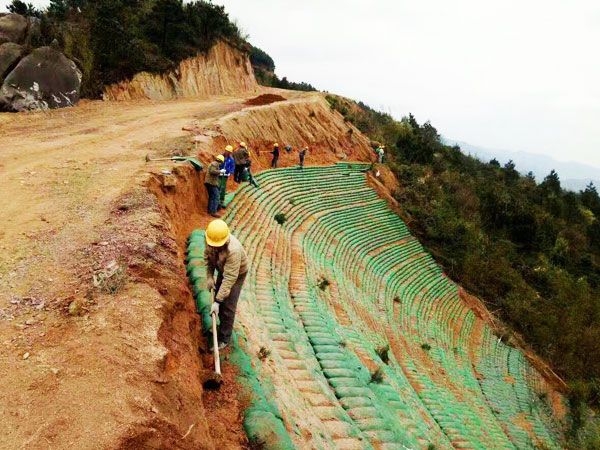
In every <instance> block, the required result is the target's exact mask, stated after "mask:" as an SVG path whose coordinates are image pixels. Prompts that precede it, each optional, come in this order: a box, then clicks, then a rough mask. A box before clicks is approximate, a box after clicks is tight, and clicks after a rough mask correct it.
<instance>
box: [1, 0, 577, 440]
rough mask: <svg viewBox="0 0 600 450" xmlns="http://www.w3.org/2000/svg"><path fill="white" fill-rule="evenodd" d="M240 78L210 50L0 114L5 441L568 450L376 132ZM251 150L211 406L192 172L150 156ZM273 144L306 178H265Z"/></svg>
mask: <svg viewBox="0 0 600 450" xmlns="http://www.w3.org/2000/svg"><path fill="white" fill-rule="evenodd" d="M102 5H103V6H106V4H105V3H104V2H102ZM86 20H87V19H86ZM249 67H250V65H249V61H248V59H247V56H246V55H245V54H243V53H240V52H239V50H238V49H235V48H232V47H231V46H228V45H227V44H225V43H223V42H219V43H217V44H216V46H214V47H212V48H211V49H210V50H208V52H207V53H206V54H204V55H199V56H198V55H197V56H195V57H192V58H189V59H178V66H177V68H175V69H173V68H172V71H171V72H169V73H166V72H165V73H164V74H162V75H156V74H150V73H145V74H138V75H136V76H134V77H133V78H132V79H131V80H130V81H122V82H120V83H116V84H113V85H111V86H108V87H106V88H105V89H104V93H105V97H106V99H107V101H104V102H101V101H89V100H88V101H83V102H81V103H80V104H79V105H78V106H76V107H74V108H69V109H66V110H54V111H45V112H36V113H18V114H14V115H8V114H0V139H1V140H2V143H3V148H2V150H1V151H0V170H1V171H2V177H1V179H0V190H1V192H2V196H3V204H4V206H5V207H4V208H3V209H2V211H1V212H0V220H1V221H2V223H3V224H6V225H5V227H4V228H3V229H2V230H1V231H0V239H1V244H0V245H1V246H2V250H3V251H2V253H1V254H0V339H1V341H2V342H3V343H4V345H3V348H2V350H0V363H1V364H2V365H3V366H4V367H8V368H10V370H9V371H6V372H5V373H3V375H2V377H0V404H1V405H3V406H4V407H3V408H0V419H1V420H2V422H3V423H4V425H5V429H6V430H8V431H7V432H5V433H3V434H2V436H1V437H0V447H2V448H21V447H26V448H48V447H50V448H189V449H192V448H194V449H197V448H240V447H242V448H244V447H249V446H254V447H259V448H260V447H261V446H264V447H266V448H428V449H431V448H440V449H441V448H560V447H561V445H562V444H563V443H564V433H563V431H564V428H565V424H566V422H567V417H568V413H567V408H566V402H565V400H564V397H563V394H564V384H563V383H562V381H561V380H560V379H559V378H558V377H557V376H556V375H554V373H553V372H552V371H551V370H550V369H549V368H548V367H547V366H546V365H545V364H544V363H543V362H541V360H540V359H539V358H536V357H535V355H533V354H532V353H531V352H525V351H523V350H522V349H521V348H520V345H519V344H518V343H517V342H514V341H513V340H511V339H508V340H507V339H506V338H505V336H503V335H502V334H501V333H499V329H498V327H497V326H496V324H495V319H494V318H493V316H492V315H491V314H490V313H489V312H488V311H487V309H486V308H485V307H484V306H483V304H482V303H481V302H480V301H479V300H478V299H476V298H474V297H472V296H471V295H469V294H468V293H466V292H465V291H464V290H462V289H461V288H460V287H459V286H457V285H456V284H455V283H453V282H452V281H450V279H449V278H448V277H447V276H446V275H445V274H444V273H443V272H442V270H441V269H440V267H439V266H438V265H437V264H436V263H435V262H434V260H433V259H432V258H431V256H430V255H429V254H428V253H427V251H426V250H425V249H424V248H423V247H422V246H421V244H420V243H419V241H418V239H417V238H416V237H415V236H414V235H412V234H411V233H410V232H409V229H408V227H407V225H406V224H405V223H404V222H403V221H402V220H400V218H399V215H398V214H399V213H405V211H403V206H404V205H403V204H402V203H398V202H397V201H396V200H394V196H395V195H396V194H397V192H396V190H397V188H398V187H399V184H398V180H396V178H395V177H394V174H393V173H392V172H391V171H390V170H388V169H387V168H386V167H385V166H375V170H374V171H371V170H370V168H371V160H372V158H373V155H372V149H371V145H370V140H369V138H368V137H366V136H365V135H363V134H362V133H361V132H360V131H359V129H358V128H356V127H355V126H354V125H353V124H352V123H351V121H349V120H348V119H347V117H344V116H343V115H342V114H340V113H339V112H336V111H335V109H334V108H332V106H331V104H330V102H329V101H328V99H327V98H326V97H325V96H324V95H323V94H320V93H301V92H293V91H285V90H280V89H269V88H265V87H260V86H258V85H257V84H256V81H255V78H254V75H253V73H252V72H251V70H250V69H249ZM109 99H110V100H109ZM241 140H244V141H245V142H247V143H248V144H249V146H250V148H251V150H252V158H253V165H252V167H253V170H254V172H255V173H257V174H258V176H257V179H258V182H259V184H260V186H261V188H260V189H254V188H252V187H250V186H247V185H242V186H240V187H238V186H235V185H234V183H233V182H232V183H231V185H230V186H229V190H230V193H231V194H233V195H232V196H231V197H232V200H231V202H230V204H229V208H228V210H227V216H226V219H227V220H228V221H229V222H230V224H231V226H232V228H233V230H234V233H235V234H236V235H238V236H239V237H240V239H241V241H242V242H243V243H244V245H245V246H246V248H247V249H248V251H249V253H250V256H251V266H250V267H251V271H250V274H249V278H248V282H247V284H246V286H245V289H244V291H243V297H242V298H243V301H242V302H241V304H240V310H239V316H238V322H237V326H236V336H237V341H236V343H235V345H234V346H233V347H234V348H233V349H232V350H231V351H228V352H225V353H224V355H223V367H224V378H225V385H224V386H223V387H222V388H221V390H220V391H217V392H210V391H205V390H204V389H203V387H202V379H203V377H204V376H205V375H207V374H209V373H210V372H211V371H212V367H211V366H212V357H211V355H210V354H209V353H208V352H206V343H205V341H204V339H203V338H202V334H203V332H204V331H206V317H205V316H202V315H198V314H197V312H196V306H195V298H194V297H198V296H199V295H204V296H205V292H204V293H202V290H203V285H202V267H201V266H199V267H198V268H197V269H196V270H195V269H194V266H188V267H187V268H186V258H187V263H188V264H191V263H190V259H191V258H192V257H193V256H191V253H193V252H199V251H200V250H201V248H202V246H203V239H202V229H203V228H204V227H205V226H206V225H207V223H208V221H209V219H210V218H209V217H208V216H207V214H206V213H205V211H206V201H207V199H206V191H205V189H204V186H203V175H202V173H198V172H196V171H195V170H194V169H193V168H192V167H191V166H188V165H186V164H177V163H172V162H170V161H161V162H159V163H154V162H145V157H146V156H147V155H151V156H152V157H168V156H172V155H175V154H194V155H197V156H198V158H199V159H200V160H201V161H202V162H203V163H204V164H206V163H208V162H209V161H210V160H211V159H212V155H214V154H215V153H216V152H218V151H221V150H222V149H223V147H224V146H225V145H226V144H228V143H230V144H234V145H235V144H236V143H237V142H238V141H241ZM275 141H277V142H280V143H286V144H287V143H289V144H291V145H293V146H294V148H295V149H297V148H298V147H300V146H303V145H308V146H309V148H310V154H309V156H308V157H307V164H308V165H309V166H310V167H307V168H305V169H304V170H302V171H301V170H300V169H298V168H296V167H295V165H296V162H297V154H296V153H295V152H293V153H291V154H285V152H282V153H283V154H282V156H281V158H280V164H281V165H282V166H283V168H282V169H278V170H265V169H266V168H267V167H269V161H270V155H269V153H268V151H269V150H270V148H271V146H272V144H273V142H275ZM376 174H378V175H376ZM381 180H385V183H382V182H381ZM278 213H279V214H284V215H285V217H286V219H287V220H286V222H285V223H283V224H278V223H277V222H276V221H275V220H274V216H275V215H276V214H278ZM196 257H197V256H196ZM186 269H187V270H186ZM187 275H192V279H191V280H188V277H187ZM194 277H196V278H194ZM190 281H191V282H190ZM201 312H202V311H201Z"/></svg>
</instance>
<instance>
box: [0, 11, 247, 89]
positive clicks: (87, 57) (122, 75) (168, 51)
mask: <svg viewBox="0 0 600 450" xmlns="http://www.w3.org/2000/svg"><path fill="white" fill-rule="evenodd" d="M8 8H9V11H11V12H15V13H18V14H22V15H26V16H34V17H38V18H39V19H40V26H41V37H40V39H39V42H36V43H35V44H36V45H49V44H50V43H52V42H53V41H56V42H57V43H58V45H59V47H60V48H61V49H62V50H63V51H64V53H65V54H66V55H67V56H68V57H69V58H71V59H73V60H74V61H75V62H76V64H77V65H78V67H79V68H80V70H81V71H82V74H83V79H82V96H84V97H91V98H95V97H99V96H100V95H101V94H102V88H103V86H105V85H107V84H111V83H115V82H118V81H122V80H125V79H128V78H131V77H132V76H133V75H134V74H136V73H138V72H141V71H147V72H153V73H161V72H164V71H166V70H169V69H172V68H174V67H176V66H177V64H178V63H179V62H180V61H181V60H182V59H185V58H189V57H191V56H194V55H196V54H198V53H199V52H205V51H207V50H208V49H210V48H211V47H212V46H213V45H214V43H215V42H216V41H217V40H219V39H224V40H227V41H228V42H229V43H231V44H232V45H234V46H237V47H239V48H241V49H243V50H245V51H248V52H249V50H250V46H249V45H248V44H247V43H246V41H245V37H244V36H243V34H242V32H241V31H240V29H239V27H238V26H237V25H236V24H235V23H234V22H232V21H231V20H230V19H229V16H228V14H227V13H226V12H225V8H224V7H223V6H218V5H214V4H212V3H211V2H209V1H202V0H201V1H192V2H187V3H184V2H183V0H51V1H50V4H49V6H48V7H47V8H45V9H43V10H38V9H36V8H35V7H34V6H33V5H32V4H31V3H25V2H23V1H21V0H13V2H12V3H11V4H10V5H9V7H8Z"/></svg>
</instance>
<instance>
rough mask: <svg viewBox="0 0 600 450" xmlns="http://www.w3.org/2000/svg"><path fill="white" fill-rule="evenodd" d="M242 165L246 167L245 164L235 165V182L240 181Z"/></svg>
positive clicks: (242, 170)
mask: <svg viewBox="0 0 600 450" xmlns="http://www.w3.org/2000/svg"><path fill="white" fill-rule="evenodd" d="M244 167H246V165H245V164H236V165H235V171H234V172H233V181H235V182H236V183H241V182H242V173H244Z"/></svg>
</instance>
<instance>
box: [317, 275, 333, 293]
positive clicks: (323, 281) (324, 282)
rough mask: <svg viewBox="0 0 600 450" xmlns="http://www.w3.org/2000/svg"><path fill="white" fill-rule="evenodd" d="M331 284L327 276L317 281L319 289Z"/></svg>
mask: <svg viewBox="0 0 600 450" xmlns="http://www.w3.org/2000/svg"><path fill="white" fill-rule="evenodd" d="M330 284H331V283H330V282H329V280H328V279H327V278H325V277H322V278H320V279H319V281H318V282H317V286H319V289H321V290H322V291H324V290H325V289H327V286H329V285H330Z"/></svg>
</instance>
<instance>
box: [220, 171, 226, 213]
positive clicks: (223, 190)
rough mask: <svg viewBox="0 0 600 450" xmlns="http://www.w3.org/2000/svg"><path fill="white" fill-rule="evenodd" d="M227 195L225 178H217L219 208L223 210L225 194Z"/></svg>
mask: <svg viewBox="0 0 600 450" xmlns="http://www.w3.org/2000/svg"><path fill="white" fill-rule="evenodd" d="M226 193H227V177H219V206H220V207H223V208H225V194H226Z"/></svg>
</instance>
